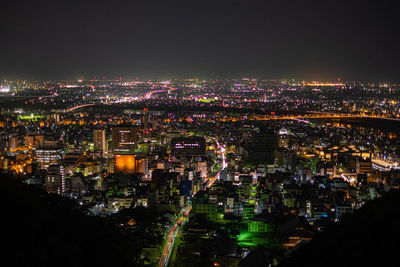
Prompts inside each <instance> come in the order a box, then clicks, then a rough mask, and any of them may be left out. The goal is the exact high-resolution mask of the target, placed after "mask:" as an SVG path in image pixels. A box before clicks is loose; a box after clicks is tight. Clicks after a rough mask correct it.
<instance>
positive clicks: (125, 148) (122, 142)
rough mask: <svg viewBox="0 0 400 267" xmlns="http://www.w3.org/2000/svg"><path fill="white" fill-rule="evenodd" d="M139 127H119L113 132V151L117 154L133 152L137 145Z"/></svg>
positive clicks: (114, 128) (113, 129)
mask: <svg viewBox="0 0 400 267" xmlns="http://www.w3.org/2000/svg"><path fill="white" fill-rule="evenodd" d="M138 131H139V127H134V126H117V127H113V128H112V130H111V135H112V136H111V138H112V150H113V152H114V153H115V154H118V153H120V152H133V151H134V150H135V148H136V145H137V140H138Z"/></svg>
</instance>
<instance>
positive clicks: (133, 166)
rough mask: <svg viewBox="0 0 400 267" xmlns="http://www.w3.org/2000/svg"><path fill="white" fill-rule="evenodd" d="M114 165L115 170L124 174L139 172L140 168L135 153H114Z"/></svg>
mask: <svg viewBox="0 0 400 267" xmlns="http://www.w3.org/2000/svg"><path fill="white" fill-rule="evenodd" d="M115 166H116V171H117V172H122V173H125V174H132V173H139V172H140V171H141V170H140V169H141V168H142V166H141V162H139V161H138V160H136V157H135V155H115Z"/></svg>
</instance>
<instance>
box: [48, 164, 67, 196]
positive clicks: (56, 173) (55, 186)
mask: <svg viewBox="0 0 400 267" xmlns="http://www.w3.org/2000/svg"><path fill="white" fill-rule="evenodd" d="M45 185H46V191H47V192H48V193H51V194H61V193H63V192H65V191H66V189H67V185H66V181H65V173H64V167H63V166H62V165H58V164H52V165H50V166H49V168H48V169H47V176H46V183H45Z"/></svg>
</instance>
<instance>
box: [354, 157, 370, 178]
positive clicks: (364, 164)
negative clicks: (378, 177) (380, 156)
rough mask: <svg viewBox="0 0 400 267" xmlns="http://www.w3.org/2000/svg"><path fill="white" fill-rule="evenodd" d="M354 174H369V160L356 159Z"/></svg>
mask: <svg viewBox="0 0 400 267" xmlns="http://www.w3.org/2000/svg"><path fill="white" fill-rule="evenodd" d="M356 172H357V174H371V172H372V162H371V159H370V158H369V159H362V158H357V160H356Z"/></svg>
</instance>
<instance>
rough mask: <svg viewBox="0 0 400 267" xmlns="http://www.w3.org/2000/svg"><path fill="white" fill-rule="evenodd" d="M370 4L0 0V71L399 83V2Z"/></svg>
mask: <svg viewBox="0 0 400 267" xmlns="http://www.w3.org/2000/svg"><path fill="white" fill-rule="evenodd" d="M4 2H7V3H4ZM371 2H372V1H371ZM374 2H375V3H369V2H367V1H361V0H360V1H356V0H346V1H344V0H335V1H334V0H320V1H311V0H298V1H294V0H292V1H289V0H263V1H256V0H213V1H208V0H199V1H196V0H186V1H174V0H164V1H152V0H143V1H134V0H131V1H119V0H114V1H111V0H109V1H103V0H92V1H85V0H81V1H71V0H69V1H60V0H57V1H56V0H52V1H42V0H35V1H34V0H32V1H18V0H12V1H2V4H1V9H0V10H1V13H0V36H1V37H0V38H1V42H0V77H1V78H8V79H14V78H27V79H78V78H80V77H81V76H82V75H84V76H85V78H92V77H93V76H94V75H96V76H97V77H102V76H103V75H105V76H106V77H107V78H112V77H117V76H123V77H124V78H127V79H133V78H136V77H139V78H140V79H149V78H151V79H167V78H191V77H199V78H232V77H239V78H240V77H253V78H259V79H270V78H276V79H280V78H295V79H320V80H336V79H337V78H338V77H341V78H342V80H367V81H373V80H392V81H399V80H400V49H399V48H400V44H399V35H400V31H399V28H400V27H399V25H400V23H399V18H398V9H397V8H395V6H394V4H395V2H396V1H390V2H389V1H383V0H379V1H378V0H377V1H374Z"/></svg>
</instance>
